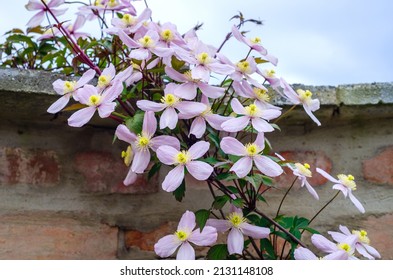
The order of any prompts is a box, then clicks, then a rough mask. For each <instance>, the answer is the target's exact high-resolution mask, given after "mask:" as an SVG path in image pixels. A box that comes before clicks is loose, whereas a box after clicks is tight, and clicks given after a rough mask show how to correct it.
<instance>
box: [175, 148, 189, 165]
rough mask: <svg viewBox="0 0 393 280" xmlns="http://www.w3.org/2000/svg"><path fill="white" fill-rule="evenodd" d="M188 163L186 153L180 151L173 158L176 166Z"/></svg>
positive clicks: (187, 154)
mask: <svg viewBox="0 0 393 280" xmlns="http://www.w3.org/2000/svg"><path fill="white" fill-rule="evenodd" d="M189 161H190V155H189V153H188V151H181V152H179V153H178V154H177V155H176V156H175V162H176V163H177V164H182V165H183V164H186V163H187V162H189Z"/></svg>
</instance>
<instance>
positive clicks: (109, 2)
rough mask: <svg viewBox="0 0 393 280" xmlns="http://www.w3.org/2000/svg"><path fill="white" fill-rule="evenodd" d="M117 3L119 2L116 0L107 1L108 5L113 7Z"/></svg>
mask: <svg viewBox="0 0 393 280" xmlns="http://www.w3.org/2000/svg"><path fill="white" fill-rule="evenodd" d="M118 5H119V2H118V1H117V0H109V1H108V6H109V7H111V8H113V7H116V6H118Z"/></svg>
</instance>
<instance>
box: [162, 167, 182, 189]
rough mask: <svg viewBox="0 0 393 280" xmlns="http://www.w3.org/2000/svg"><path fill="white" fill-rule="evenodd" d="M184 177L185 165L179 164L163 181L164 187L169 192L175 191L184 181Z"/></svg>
mask: <svg viewBox="0 0 393 280" xmlns="http://www.w3.org/2000/svg"><path fill="white" fill-rule="evenodd" d="M183 179H184V166H183V165H178V166H176V167H175V168H174V169H172V170H171V171H169V173H168V174H167V175H166V177H165V179H164V182H162V189H163V190H164V191H167V192H173V191H174V190H176V189H177V188H178V187H179V186H180V185H181V183H182V181H183Z"/></svg>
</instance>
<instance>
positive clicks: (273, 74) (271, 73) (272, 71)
mask: <svg viewBox="0 0 393 280" xmlns="http://www.w3.org/2000/svg"><path fill="white" fill-rule="evenodd" d="M265 73H266V76H268V77H269V78H274V77H275V75H276V71H274V70H273V69H270V70H266V72H265Z"/></svg>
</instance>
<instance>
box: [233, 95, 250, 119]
mask: <svg viewBox="0 0 393 280" xmlns="http://www.w3.org/2000/svg"><path fill="white" fill-rule="evenodd" d="M231 107H232V110H233V111H234V112H235V113H236V114H238V115H245V114H246V113H247V112H246V109H245V108H244V107H243V105H242V104H241V103H240V101H239V100H238V99H237V98H234V99H232V101H231Z"/></svg>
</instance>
